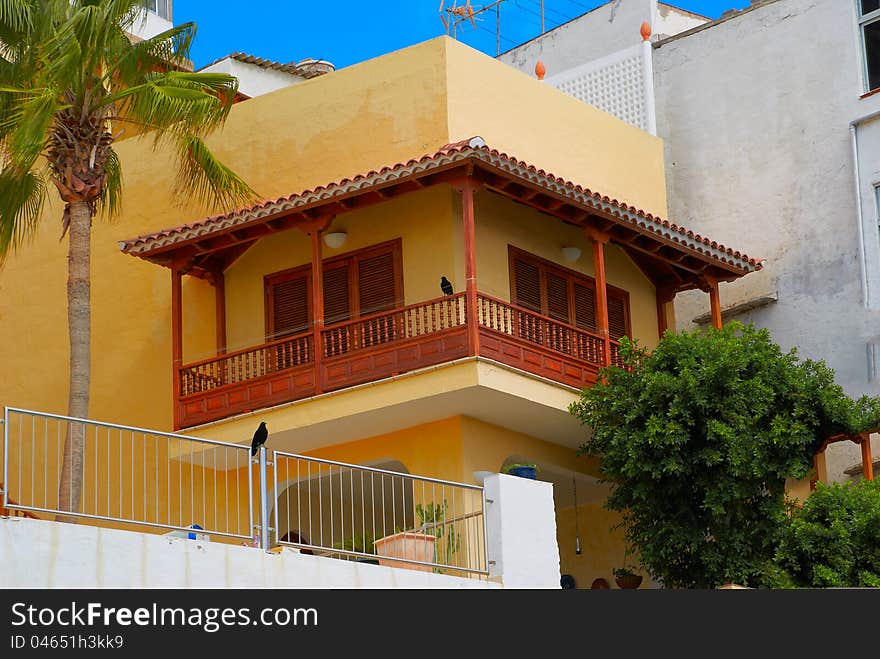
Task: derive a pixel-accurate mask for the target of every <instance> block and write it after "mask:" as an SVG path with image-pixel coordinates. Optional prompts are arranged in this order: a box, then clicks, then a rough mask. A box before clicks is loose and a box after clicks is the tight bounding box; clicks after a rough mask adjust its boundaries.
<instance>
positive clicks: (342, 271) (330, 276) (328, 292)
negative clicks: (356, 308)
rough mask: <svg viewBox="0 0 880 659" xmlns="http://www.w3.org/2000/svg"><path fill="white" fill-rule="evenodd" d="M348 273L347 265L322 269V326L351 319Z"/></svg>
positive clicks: (349, 269)
mask: <svg viewBox="0 0 880 659" xmlns="http://www.w3.org/2000/svg"><path fill="white" fill-rule="evenodd" d="M350 271H351V268H350V267H349V265H348V264H347V263H345V264H343V265H338V266H335V267H332V268H325V269H324V273H323V277H322V278H323V280H324V325H333V324H334V323H341V322H344V321H346V320H349V319H350V318H351V299H350V295H349V294H348V291H349V288H348V280H349V273H350Z"/></svg>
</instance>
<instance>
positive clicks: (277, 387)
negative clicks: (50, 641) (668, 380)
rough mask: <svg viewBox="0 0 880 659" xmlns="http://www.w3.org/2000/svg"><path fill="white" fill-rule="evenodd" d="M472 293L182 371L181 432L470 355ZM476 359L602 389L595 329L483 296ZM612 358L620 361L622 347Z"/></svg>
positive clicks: (601, 353)
mask: <svg viewBox="0 0 880 659" xmlns="http://www.w3.org/2000/svg"><path fill="white" fill-rule="evenodd" d="M466 309H467V305H466V294H465V293H458V294H456V295H450V296H446V297H442V298H436V299H433V300H428V301H427V302H420V303H418V304H413V305H409V306H406V307H402V308H399V309H393V310H391V311H386V312H381V313H377V314H372V315H370V316H365V317H362V318H357V319H355V320H351V321H346V322H344V323H339V324H336V325H332V326H329V327H326V328H325V329H323V330H322V331H321V333H320V345H319V346H318V350H319V351H320V353H319V354H320V359H318V360H316V359H315V356H316V355H315V345H314V339H315V335H314V333H312V332H308V333H302V334H297V335H296V336H291V337H287V338H284V339H281V340H279V341H273V342H271V343H266V344H264V345H261V346H255V347H253V348H248V349H246V350H239V351H237V352H232V353H228V354H224V355H219V356H217V357H214V358H211V359H206V360H203V361H200V362H197V363H194V364H187V365H186V366H184V367H182V368H181V369H180V391H179V396H178V401H177V406H178V407H177V411H178V422H179V424H180V426H181V427H187V426H192V425H197V424H199V423H205V422H208V421H212V420H217V419H222V418H224V417H228V416H231V415H233V414H237V413H240V412H246V411H252V410H255V409H260V408H263V407H269V406H271V405H276V404H279V403H283V402H289V401H294V400H299V399H302V398H306V397H308V396H312V395H315V394H316V393H322V392H330V391H335V390H338V389H343V388H345V387H349V386H353V385H356V384H362V383H365V382H375V381H377V380H380V379H383V378H387V377H391V376H394V375H398V374H400V373H406V372H409V371H413V370H415V369H418V368H422V367H426V366H433V365H436V364H441V363H444V362H451V361H454V360H456V359H459V358H461V357H466V356H467V355H468V354H469V351H468V336H467V330H468V325H469V323H470V322H471V321H472V319H469V318H468V317H467V311H466ZM474 320H476V322H477V326H478V333H479V354H480V355H481V356H483V357H487V358H490V359H494V360H496V361H499V362H501V363H504V364H507V365H509V366H513V367H516V368H519V369H522V370H525V371H528V372H530V373H534V374H536V375H540V376H543V377H546V378H549V379H551V380H554V381H556V382H561V383H564V384H567V385H570V386H573V387H578V388H581V387H584V386H588V385H590V384H593V383H595V381H596V372H597V371H598V370H599V368H601V366H603V365H604V354H605V353H604V341H603V339H602V338H601V337H600V336H598V335H597V334H594V333H592V332H588V331H587V330H584V329H581V328H579V327H575V326H574V325H569V324H567V323H562V322H559V321H557V320H554V319H552V318H549V317H547V316H543V315H541V314H538V313H535V312H533V311H529V310H528V309H524V308H522V307H517V306H515V305H512V304H510V303H508V302H505V301H503V300H500V299H497V298H494V297H491V296H489V295H483V294H481V293H480V294H478V295H477V318H476V319H474ZM610 343H611V346H610V347H611V361H612V363H614V364H618V365H620V351H619V348H620V346H619V344H618V343H617V342H616V341H611V342H610Z"/></svg>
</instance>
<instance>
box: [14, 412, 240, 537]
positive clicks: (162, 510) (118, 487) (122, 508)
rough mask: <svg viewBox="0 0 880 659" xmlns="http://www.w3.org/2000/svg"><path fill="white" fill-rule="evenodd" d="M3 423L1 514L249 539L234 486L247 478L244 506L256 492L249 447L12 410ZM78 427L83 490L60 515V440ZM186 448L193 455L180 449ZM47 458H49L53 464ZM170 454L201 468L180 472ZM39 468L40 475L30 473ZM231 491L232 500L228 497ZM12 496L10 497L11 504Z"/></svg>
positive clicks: (237, 487)
mask: <svg viewBox="0 0 880 659" xmlns="http://www.w3.org/2000/svg"><path fill="white" fill-rule="evenodd" d="M28 420H30V423H29V424H28V423H27V421H28ZM2 421H3V483H4V484H5V485H4V488H3V506H4V507H8V508H10V509H15V510H22V511H28V510H29V511H34V512H40V513H46V514H55V515H60V516H70V517H77V518H82V519H90V520H96V521H103V522H112V523H117V524H124V525H134V526H138V527H146V528H158V529H168V530H171V531H188V532H193V525H194V524H195V523H196V522H197V521H198V523H199V529H198V531H199V532H201V533H204V534H208V535H212V536H220V537H228V538H244V539H251V538H252V537H253V530H254V528H255V526H254V519H253V506H252V505H248V506H247V507H246V509H245V508H244V506H241V505H240V504H239V500H240V494H241V490H243V486H242V484H241V483H240V482H239V478H240V476H239V472H240V471H241V469H247V472H248V485H247V492H246V496H247V497H248V500H251V499H252V498H253V492H254V488H253V482H252V473H251V472H252V469H251V463H250V458H249V456H248V453H249V452H250V448H249V447H248V446H246V445H241V444H232V443H229V442H222V441H217V440H213V439H205V438H202V437H190V436H188V435H181V434H178V433H170V432H163V431H160V430H150V429H146V428H140V427H137V426H129V425H123V424H118V423H110V422H106V421H95V420H91V419H83V418H78V417H72V416H67V415H63V414H53V413H49V412H38V411H35V410H28V409H24V408H19V407H10V406H6V407H4V413H3V420H2ZM13 421H16V422H17V423H16V426H17V429H18V432H17V433H16V434H17V436H16V437H14V438H13V437H11V436H10V431H11V429H12V426H13ZM38 422H39V425H38ZM28 426H29V427H28ZM76 426H80V427H81V431H78V432H82V441H83V446H84V456H83V462H82V473H81V478H82V481H83V491H82V493H81V496H80V501H79V506H78V507H77V508H76V509H74V510H66V509H65V508H67V507H68V506H66V505H64V507H62V500H61V493H60V492H58V490H57V487H58V485H57V483H58V481H59V480H60V478H61V473H62V458H63V451H62V450H61V447H62V436H63V437H64V440H63V441H64V442H66V441H68V439H69V437H70V433H71V430H72V428H74V427H76ZM26 427H28V432H27V433H25V428H26ZM50 427H51V429H52V432H50ZM92 430H94V432H92ZM38 431H39V432H38ZM50 436H51V437H52V440H51V444H52V445H53V446H52V449H50V439H49V438H50ZM173 442H177V445H175V444H174V443H173ZM187 446H188V447H191V449H192V450H191V451H189V452H187V451H183V450H180V449H182V448H184V447H187ZM12 447H14V448H15V450H16V454H15V457H16V458H17V462H18V470H17V471H18V473H17V479H16V482H15V483H10V480H9V474H10V462H11V459H10V458H11V448H12ZM195 447H198V448H195ZM38 453H42V454H43V457H44V459H43V460H42V461H39V460H37V459H35V456H37V454H38ZM50 455H54V460H53V461H50ZM174 455H177V456H178V457H180V456H184V455H190V456H195V455H200V456H201V459H202V464H200V465H199V466H198V467H196V461H194V460H191V461H190V463H189V468H188V469H185V468H184V463H185V460H184V459H174V457H173V456H174ZM25 456H27V457H28V458H29V462H30V472H31V473H30V488H29V490H28V488H27V487H26V482H27V478H26V477H23V475H22V471H23V469H22V468H23V467H24V464H23V462H24V459H25ZM212 461H213V465H212ZM38 462H39V463H40V464H41V467H42V468H41V470H40V471H37V470H36V465H37V464H38ZM218 463H219V465H220V469H219V470H218ZM172 464H173V465H174V467H173V468H172ZM197 469H198V471H197ZM209 471H211V472H212V476H211V477H210V479H209V477H208V476H207V473H208V472H209ZM220 473H222V474H223V475H222V477H221V476H219V474H220ZM230 473H231V474H232V482H231V483H230ZM50 475H51V477H50ZM50 482H52V485H51V487H50ZM136 484H137V486H136ZM211 485H213V487H212V488H211V487H210V486H211ZM232 488H234V490H235V492H234V494H232V493H231V492H230V491H231V489H232ZM221 489H222V490H223V491H224V492H225V493H226V495H227V499H228V500H227V502H226V505H225V507H224V508H223V509H222V510H221V509H220V508H218V505H217V504H218V499H217V493H218V492H219V491H220V490H221ZM11 493H14V494H15V498H16V501H15V502H14V503H13V502H11V500H10V499H11V498H10V495H11ZM56 495H57V498H56ZM162 495H164V499H163V498H162ZM209 499H210V500H211V504H210V506H211V507H210V508H209V507H208V506H209V503H208V502H209ZM197 501H198V502H199V504H200V505H198V506H197V505H196V502H197ZM232 502H235V504H236V506H237V507H236V508H235V509H233V508H232V506H231V505H230V504H231V503H232ZM222 516H225V523H224V522H223V521H222V520H221V517H222ZM187 518H188V521H184V520H185V519H187Z"/></svg>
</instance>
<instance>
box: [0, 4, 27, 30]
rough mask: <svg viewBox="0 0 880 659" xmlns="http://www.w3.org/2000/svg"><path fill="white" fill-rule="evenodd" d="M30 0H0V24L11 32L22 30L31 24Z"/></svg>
mask: <svg viewBox="0 0 880 659" xmlns="http://www.w3.org/2000/svg"><path fill="white" fill-rule="evenodd" d="M32 5H33V2H31V0H0V25H2V26H3V27H4V29H6V30H9V31H11V32H24V31H25V30H27V29H28V28H30V27H31V25H32V24H33V14H32V11H33V7H32Z"/></svg>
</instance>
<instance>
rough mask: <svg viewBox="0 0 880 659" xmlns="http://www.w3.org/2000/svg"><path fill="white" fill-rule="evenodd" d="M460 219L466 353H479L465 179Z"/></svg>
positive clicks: (472, 225)
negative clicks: (462, 236) (462, 249)
mask: <svg viewBox="0 0 880 659" xmlns="http://www.w3.org/2000/svg"><path fill="white" fill-rule="evenodd" d="M460 189H461V219H462V225H463V229H464V279H465V305H466V311H465V314H466V318H467V332H468V354H469V355H472V356H473V355H479V354H480V319H479V313H478V301H477V256H476V242H475V233H476V222H475V220H474V184H473V182H472V181H471V180H470V179H466V180H465V181H464V183H463V184H462V185H461V188H460Z"/></svg>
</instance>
